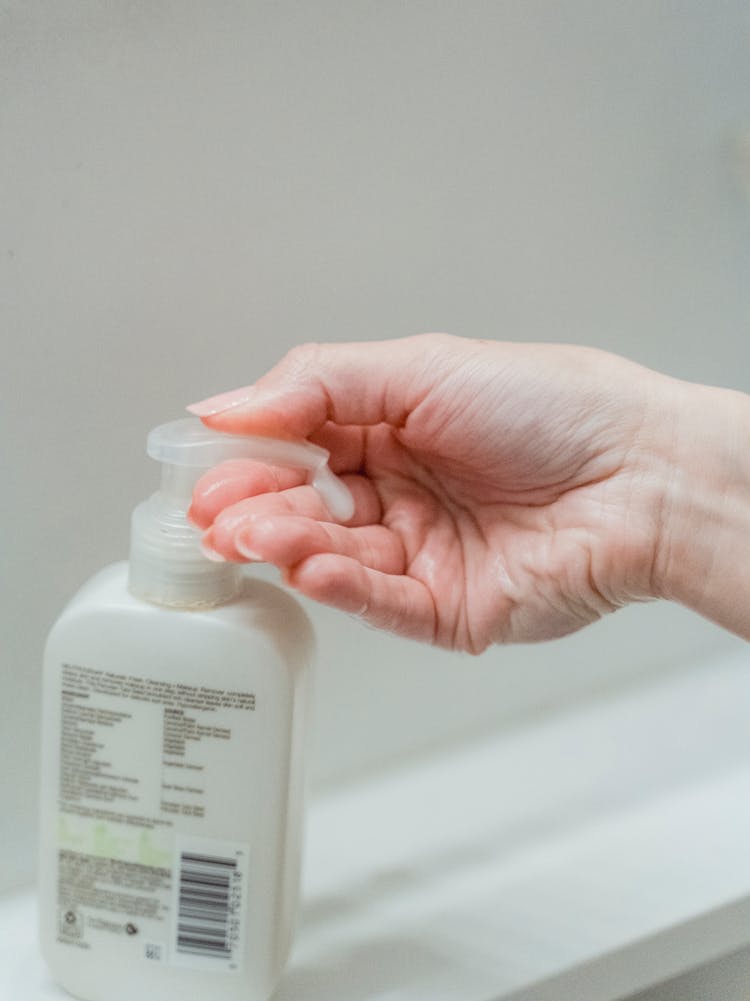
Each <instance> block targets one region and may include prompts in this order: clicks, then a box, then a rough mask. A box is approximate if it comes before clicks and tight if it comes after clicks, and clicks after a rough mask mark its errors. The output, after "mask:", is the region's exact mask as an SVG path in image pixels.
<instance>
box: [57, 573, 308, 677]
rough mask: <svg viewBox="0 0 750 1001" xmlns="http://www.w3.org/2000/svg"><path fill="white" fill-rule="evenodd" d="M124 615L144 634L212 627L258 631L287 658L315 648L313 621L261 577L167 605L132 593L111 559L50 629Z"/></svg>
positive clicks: (303, 658)
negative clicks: (196, 604) (226, 598)
mask: <svg viewBox="0 0 750 1001" xmlns="http://www.w3.org/2000/svg"><path fill="white" fill-rule="evenodd" d="M104 619H106V620H108V621H115V620H119V621H122V620H123V619H124V620H129V622H130V623H131V627H132V629H133V630H137V631H138V632H139V633H142V634H144V635H145V634H146V633H149V632H151V631H153V630H156V631H159V632H163V631H165V630H170V629H174V631H175V633H177V632H179V634H180V635H181V636H182V637H185V636H186V635H188V634H197V633H198V632H200V633H205V632H206V631H211V632H213V633H215V634H216V636H217V642H218V636H219V635H220V634H221V633H222V632H223V633H227V632H232V633H240V634H242V633H244V634H247V635H248V638H249V637H250V636H254V637H258V636H263V637H264V638H265V639H266V640H267V641H269V642H270V643H271V644H272V645H273V646H274V647H275V648H276V649H277V651H278V653H279V654H280V655H281V656H282V657H283V659H284V660H286V661H287V662H290V663H298V664H301V665H304V664H306V663H307V662H309V661H310V659H311V657H312V653H313V649H314V634H313V629H312V625H311V623H310V620H309V618H308V616H307V615H306V613H305V611H304V609H303V608H302V606H301V605H300V604H299V602H298V601H296V600H295V598H293V597H292V595H290V594H288V593H287V592H286V591H284V590H282V588H280V587H276V586H275V585H273V584H269V583H267V582H266V581H260V580H252V579H247V580H245V581H244V582H243V587H242V590H241V592H240V594H239V595H238V597H237V598H235V599H233V600H232V601H230V602H227V603H226V604H223V605H217V606H215V607H211V608H194V609H184V608H169V607H165V606H161V605H155V604H152V603H151V602H148V601H145V600H143V599H141V598H138V597H136V596H135V595H133V594H131V592H130V591H129V589H128V564H127V562H126V561H123V562H120V563H113V564H110V565H109V566H107V567H104V568H103V569H102V570H100V571H99V572H98V573H96V574H94V575H93V576H92V577H91V578H89V580H88V581H86V583H85V584H83V586H82V587H81V588H80V589H79V590H78V591H77V592H76V594H75V595H74V596H73V598H72V599H71V600H70V602H69V603H68V605H67V606H66V608H65V609H64V610H63V612H62V614H61V615H60V616H59V618H58V619H57V621H56V623H55V625H54V626H53V628H52V631H51V633H50V640H52V638H53V637H55V636H56V635H58V634H60V633H61V632H66V631H68V630H69V629H73V630H78V629H86V628H88V623H91V622H94V621H95V620H104Z"/></svg>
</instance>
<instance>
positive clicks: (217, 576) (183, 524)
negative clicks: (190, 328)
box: [129, 417, 354, 608]
mask: <svg viewBox="0 0 750 1001" xmlns="http://www.w3.org/2000/svg"><path fill="white" fill-rule="evenodd" d="M147 452H148V454H149V455H150V456H151V458H152V459H156V460H157V462H161V463H162V479H161V489H160V490H159V491H158V492H157V493H155V494H154V495H153V496H152V497H150V498H149V499H148V500H146V501H144V502H143V503H142V504H139V505H138V507H137V508H136V509H135V511H134V512H133V520H132V530H131V541H130V581H129V586H130V590H131V591H132V592H133V593H134V594H136V595H137V596H138V597H141V598H145V599H146V600H148V601H152V602H155V603H156V604H160V605H172V606H177V607H182V608H199V607H212V606H214V605H217V604H221V603H223V602H225V601H229V600H231V599H232V598H233V597H234V596H235V595H236V594H237V593H238V592H239V590H240V587H241V571H240V567H239V566H238V565H237V564H233V563H215V562H212V561H211V560H209V559H207V558H206V557H205V556H204V555H203V553H202V552H201V549H200V537H201V533H200V532H199V530H198V529H196V528H195V527H194V526H193V525H191V524H190V522H189V521H188V520H187V517H186V514H187V510H188V507H189V506H190V500H191V497H192V492H193V488H194V486H195V484H196V482H197V481H198V479H199V478H200V477H201V476H202V475H203V473H204V472H205V471H206V470H207V469H210V468H211V467H212V466H215V465H217V464H218V463H220V462H225V461H226V460H228V459H255V460H258V461H261V462H268V463H271V464H272V465H276V466H288V467H291V468H293V469H300V470H305V471H306V472H307V473H308V477H309V482H310V483H311V485H312V486H313V487H315V489H316V490H317V491H318V493H319V494H320V496H321V498H322V500H323V502H324V503H325V505H326V507H327V508H328V510H329V511H330V512H331V515H332V517H333V518H334V519H336V520H338V521H346V520H348V519H349V518H350V517H351V516H352V514H353V512H354V501H353V498H352V495H351V493H350V492H349V490H348V488H347V487H346V486H345V484H344V483H342V482H341V480H340V479H338V477H337V476H335V475H334V474H333V473H332V472H331V470H330V469H329V467H328V452H327V451H326V450H325V449H324V448H319V447H318V446H317V445H312V444H310V442H306V441H283V440H281V439H276V438H264V437H260V436H252V437H249V436H248V437H243V436H240V435H230V434H222V433H220V432H218V431H211V430H210V429H209V428H207V427H205V425H203V424H202V423H201V421H200V420H199V419H198V418H196V417H186V418H184V419H182V420H178V421H172V422H171V423H169V424H162V425H161V426H160V427H157V428H154V430H153V431H151V433H150V434H149V436H148V444H147Z"/></svg>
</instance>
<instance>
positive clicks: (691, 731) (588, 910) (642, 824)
mask: <svg viewBox="0 0 750 1001" xmlns="http://www.w3.org/2000/svg"><path fill="white" fill-rule="evenodd" d="M749 717H750V652H748V653H747V655H745V654H744V653H742V654H740V655H735V656H734V657H731V658H725V659H723V660H721V661H717V662H715V663H712V664H704V665H702V666H699V667H696V668H695V669H693V670H690V671H685V672H680V673H673V674H670V675H669V676H666V677H661V678H660V679H658V680H656V681H654V682H651V683H644V684H640V685H633V686H631V687H630V688H628V689H626V690H624V691H620V692H618V693H610V694H608V695H607V696H606V697H605V696H603V697H602V698H601V699H598V700H594V701H591V702H589V703H587V704H586V705H584V706H582V707H579V708H577V709H575V710H573V711H568V712H565V713H560V714H558V715H555V716H550V717H548V718H546V719H543V720H539V721H537V722H536V723H534V724H532V725H526V726H524V727H523V728H519V729H518V730H516V731H513V732H509V733H504V734H501V735H498V736H496V737H493V738H490V739H485V740H482V741H479V742H477V743H474V744H471V745H465V746H463V747H461V748H459V749H453V750H452V751H450V752H444V753H441V754H439V755H438V754H436V755H434V756H432V757H430V758H429V759H423V760H420V761H415V762H413V763H409V764H407V765H405V766H403V767H402V768H400V769H399V770H397V771H393V772H391V773H388V774H380V775H377V776H373V777H371V778H369V779H368V780H366V781H361V782H360V783H358V784H357V785H356V786H352V787H348V788H342V789H339V790H337V791H335V792H332V793H330V794H328V795H326V796H324V797H321V798H319V799H318V800H316V801H315V802H314V803H313V805H312V807H311V810H310V820H309V825H308V837H307V849H306V852H307V854H306V877H305V889H304V903H303V910H302V916H301V923H300V929H299V933H298V936H297V941H296V946H295V949H294V952H293V956H292V959H291V962H290V965H289V968H288V970H287V973H286V975H285V977H284V979H283V981H282V983H281V985H280V987H279V990H278V993H277V998H278V1001H499V999H503V1001H505V999H508V1001H510V999H513V1001H522V999H523V1001H614V999H615V998H620V997H622V996H623V995H626V994H628V993H631V992H635V991H637V990H639V989H641V988H643V987H645V986H648V985H649V984H652V983H654V982H656V981H658V980H660V979H662V978H665V977H667V976H670V975H672V974H674V973H677V972H680V971H682V970H685V969H688V968H689V967H691V966H695V965H698V964H700V963H703V962H706V961H708V960H710V959H712V958H714V957H716V956H719V955H722V954H724V953H727V952H729V951H730V950H732V949H736V948H738V947H740V946H742V945H745V944H747V943H749V942H750V851H748V847H747V846H748V845H750V727H749V726H748V718H749ZM34 912H35V901H34V895H33V892H32V891H31V890H20V891H18V892H16V893H12V894H9V895H7V896H6V897H5V898H4V899H2V900H0V999H2V1001H37V999H42V998H56V999H59V998H62V997H66V996H67V995H65V994H64V993H63V992H62V991H60V990H58V989H57V988H56V987H55V986H54V985H53V984H52V983H51V982H50V980H49V978H48V975H47V973H46V970H45V968H44V965H43V963H42V961H41V959H40V958H39V955H38V952H37V947H36V941H35V913H34ZM154 1001H156V999H154Z"/></svg>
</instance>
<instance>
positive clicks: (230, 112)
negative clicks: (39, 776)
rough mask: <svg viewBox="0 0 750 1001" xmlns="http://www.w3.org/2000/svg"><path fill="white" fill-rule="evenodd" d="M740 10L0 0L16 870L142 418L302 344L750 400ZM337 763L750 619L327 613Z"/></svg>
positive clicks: (350, 770)
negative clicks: (60, 654) (594, 362)
mask: <svg viewBox="0 0 750 1001" xmlns="http://www.w3.org/2000/svg"><path fill="white" fill-rule="evenodd" d="M748 129H750V23H749V21H748V14H747V5H746V3H745V2H744V0H718V2H716V0H715V2H713V3H711V4H706V3H702V2H699V0H685V2H664V0H660V2H653V0H649V2H646V0H633V2H628V3H624V2H622V3H621V2H593V0H566V2H562V3H557V2H540V0H531V2H528V0H523V2H521V0H508V2H472V0H462V2H458V0H454V2H444V0H435V2H421V0H414V2H395V0H384V2H363V0H348V2H343V0H341V2H334V0H319V2H318V0H314V2H305V0H296V2H283V0H282V2H276V3H268V2H240V0H212V2H211V3H204V2H202V0H148V2H139V0H130V2H124V0H98V2H94V0H68V2H66V3H59V2H56V0H4V2H2V0H0V213H1V214H0V330H1V331H2V339H3V355H2V364H1V365H0V380H1V381H2V387H1V390H0V408H1V411H0V413H1V414H2V424H1V427H2V430H3V438H4V441H3V446H2V448H3V451H2V465H3V471H4V476H3V518H2V549H3V565H4V573H3V574H2V588H3V594H2V601H1V602H0V614H2V620H3V625H2V635H3V658H2V664H1V665H0V686H1V687H0V762H2V764H1V765H0V781H1V782H2V789H1V790H0V796H1V801H2V808H1V809H0V844H2V845H3V847H4V851H3V854H2V860H3V861H2V865H4V866H5V869H4V871H3V872H0V885H2V884H3V883H5V884H11V883H15V882H21V881H23V880H25V879H27V878H29V877H30V875H31V873H32V869H33V850H34V823H35V796H36V768H37V742H38V709H37V706H38V699H39V685H38V679H39V664H40V657H41V651H42V646H43V642H44V638H45V634H46V632H47V630H48V628H49V626H50V624H51V622H52V621H53V620H54V617H55V616H56V614H57V613H58V612H59V610H60V609H61V607H62V606H63V604H64V603H65V601H66V600H67V599H68V597H69V596H70V595H71V594H72V592H73V591H74V590H75V588H76V587H77V586H78V585H79V584H80V583H81V582H82V581H83V580H84V579H85V578H86V577H87V576H88V575H89V574H91V573H92V572H93V571H95V570H96V569H98V568H99V567H100V566H102V565H103V564H105V563H107V562H109V561H112V560H114V559H119V558H122V557H123V556H124V554H125V553H126V551H127V535H128V521H129V515H130V510H131V508H132V507H133V505H134V504H135V503H136V502H137V501H138V500H139V499H140V498H142V497H143V496H145V495H146V494H147V493H149V492H150V491H151V489H152V488H153V483H154V470H153V469H151V468H149V463H148V461H147V460H146V459H145V457H144V455H143V449H144V439H145V435H146V432H147V431H148V429H149V428H150V427H151V426H153V425H155V424H158V423H161V422H162V421H164V420H168V419H171V418H172V417H174V416H178V415H179V414H180V413H181V411H182V408H183V406H184V405H185V404H186V403H188V402H190V401H192V400H194V399H199V398H202V397H205V396H207V395H209V394H211V393H214V392H218V391H220V390H223V389H227V388H230V387H234V386H236V385H240V384H244V383H246V382H249V381H252V380H253V379H254V378H256V377H257V376H259V375H260V374H261V373H262V372H263V371H264V370H265V369H266V368H268V367H269V366H270V365H271V364H273V362H274V361H276V360H277V359H278V358H279V357H280V356H281V355H282V354H283V353H284V351H286V350H287V349H288V348H289V347H291V346H292V345H294V344H296V343H298V342H300V341H304V340H310V339H314V340H349V339H373V338H381V337H396V336H400V335H406V334H411V333H417V332H421V331H424V330H430V329H433V330H434V329H439V330H448V331H451V332H453V333H457V334H465V335H468V336H481V337H492V338H501V339H531V340H554V341H563V340H567V341H576V342H582V343H587V344H593V345H597V346H599V347H602V348H605V349H609V350H613V351H618V352H620V353H623V354H627V355H629V356H631V357H633V358H636V359H638V360H640V361H641V362H644V363H646V364H648V365H652V366H654V367H658V368H661V369H664V370H667V371H669V372H671V373H673V374H675V375H678V376H682V377H685V378H689V379H696V380H700V381H705V382H712V383H720V384H724V385H732V386H734V387H736V388H739V389H745V390H750V338H749V337H748V320H749V319H750V283H749V282H748V270H749V268H748V265H749V264H750V252H749V250H748V223H749V219H748V204H747V200H746V198H745V196H744V195H743V191H742V185H741V183H740V180H739V178H738V170H737V162H736V161H737V157H736V156H735V155H734V153H733V150H735V148H736V147H737V146H738V144H739V143H740V142H741V137H742V136H743V135H747V134H748ZM312 614H313V616H314V618H315V621H316V624H317V626H318V630H319V635H320V650H321V658H320V667H319V671H318V683H317V700H316V701H317V726H316V730H315V735H314V742H313V744H314V746H313V754H312V772H313V779H314V786H315V788H317V789H320V788H322V787H324V786H325V784H326V783H330V782H335V781H341V780H346V779H352V778H355V777H356V776H357V775H359V774H361V773H362V772H363V771H365V770H367V769H369V768H374V767H380V766H383V765H388V764H390V763H395V762H397V761H399V760H402V759H403V758H404V757H405V756H407V755H409V754H414V753H419V752H421V751H424V750H425V749H427V748H429V747H430V746H431V745H432V744H434V743H436V742H438V741H445V740H453V739H459V738H461V737H463V736H465V735H466V734H470V733H473V732H477V731H481V730H482V729H486V728H489V727H496V726H499V725H512V724H514V723H516V722H517V721H518V720H519V719H521V718H522V717H523V716H524V714H528V713H531V712H540V711H545V710H546V709H548V708H550V707H554V706H556V705H559V704H560V703H561V702H563V701H565V700H568V699H573V698H579V697H582V696H583V695H585V694H590V693H591V692H595V691H597V690H598V689H600V688H601V687H603V686H607V685H609V684H615V683H621V682H623V681H626V680H627V679H629V678H632V677H633V676H634V675H637V674H638V673H641V672H646V671H653V670H657V669H671V668H673V667H676V666H679V665H680V664H681V663H682V662H683V661H684V660H685V659H688V658H693V657H699V656H703V655H706V654H708V653H710V652H711V651H713V650H716V649H719V648H722V647H724V646H726V645H729V644H731V643H732V642H733V641H732V640H731V639H730V638H729V637H727V636H726V635H724V634H722V633H721V632H720V631H719V630H717V629H715V628H714V627H712V626H710V625H708V624H707V623H705V622H703V621H701V620H699V619H698V618H697V617H695V616H693V615H691V614H689V613H687V612H685V611H684V610H682V609H678V608H675V607H671V606H668V605H659V606H656V605H654V606H650V605H649V606H643V607H639V608H633V609H629V610H626V611H625V612H622V613H619V614H618V615H617V616H615V617H613V618H611V619H610V620H608V621H606V622H603V623H601V624H598V625H597V626H595V627H594V628H592V629H590V630H588V631H587V632H585V633H583V634H581V635H578V636H575V637H572V638H569V639H566V640H564V641H560V642H557V643H554V644H549V645H545V646H541V647H528V648H513V649H495V650H492V651H490V652H489V653H487V654H486V655H485V656H484V657H482V658H480V659H479V660H469V659H467V658H464V657H460V656H457V655H450V654H446V653H440V652H435V651H431V650H428V649H423V648H421V647H418V646H417V645H415V644H410V643H406V642H401V641H397V640H394V639H391V638H389V637H386V636H381V635H379V634H376V633H374V632H372V631H369V630H366V629H364V628H363V627H361V626H359V625H357V624H356V623H354V622H352V621H350V620H349V619H346V618H344V617H338V616H336V615H335V614H333V613H331V612H329V611H326V610H322V609H312Z"/></svg>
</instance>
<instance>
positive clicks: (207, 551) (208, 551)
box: [200, 540, 227, 563]
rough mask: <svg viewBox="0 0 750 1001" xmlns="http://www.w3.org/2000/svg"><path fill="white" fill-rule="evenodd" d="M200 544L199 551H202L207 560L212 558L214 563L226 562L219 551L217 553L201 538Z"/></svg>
mask: <svg viewBox="0 0 750 1001" xmlns="http://www.w3.org/2000/svg"><path fill="white" fill-rule="evenodd" d="M200 546H201V552H202V553H203V555H204V556H205V557H206V559H207V560H212V561H213V562H214V563H226V562H227V561H226V560H225V559H224V557H223V556H222V555H221V553H217V552H216V550H215V549H212V548H211V546H210V545H209V544H208V543H207V542H204V541H202V540H201V544H200Z"/></svg>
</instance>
